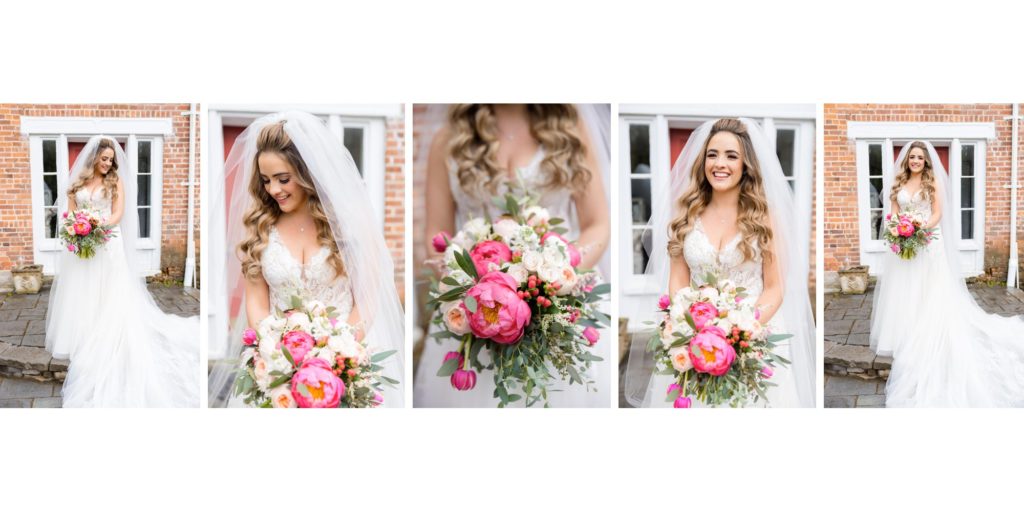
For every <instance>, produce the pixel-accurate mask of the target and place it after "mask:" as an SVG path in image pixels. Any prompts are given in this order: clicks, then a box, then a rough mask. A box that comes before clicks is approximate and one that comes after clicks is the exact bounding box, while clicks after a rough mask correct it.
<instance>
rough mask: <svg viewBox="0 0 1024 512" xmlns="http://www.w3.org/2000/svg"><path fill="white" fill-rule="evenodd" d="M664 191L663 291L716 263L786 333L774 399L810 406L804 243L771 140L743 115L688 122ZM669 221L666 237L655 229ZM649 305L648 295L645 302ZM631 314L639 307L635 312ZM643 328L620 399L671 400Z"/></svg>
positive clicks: (653, 271)
mask: <svg viewBox="0 0 1024 512" xmlns="http://www.w3.org/2000/svg"><path fill="white" fill-rule="evenodd" d="M671 180H672V185H671V187H670V188H669V194H670V196H669V198H668V199H667V200H665V201H662V206H661V207H660V208H658V210H657V211H656V212H655V214H654V215H653V216H652V217H651V223H650V225H649V227H650V228H652V229H653V231H654V234H655V241H656V243H657V244H658V245H657V247H659V248H658V249H656V250H652V251H650V254H651V255H652V256H651V262H650V263H649V264H648V269H647V273H648V274H649V275H652V276H654V279H655V281H656V282H667V284H668V291H669V295H674V294H675V292H676V291H677V290H679V289H681V288H684V287H686V286H691V285H692V286H701V285H703V284H706V283H705V282H704V280H705V276H707V275H708V274H709V273H713V274H715V275H716V276H719V277H723V276H724V277H725V278H727V279H730V280H732V281H733V282H735V283H736V285H737V286H740V287H744V288H746V290H747V294H748V298H747V300H749V301H753V303H754V304H755V307H756V308H757V309H758V310H759V311H760V314H761V316H760V321H761V323H763V324H766V325H767V326H768V327H769V328H770V329H771V330H772V331H773V332H775V333H786V334H792V335H793V337H792V338H790V339H788V340H786V341H782V342H780V343H779V344H778V346H777V348H776V353H777V354H778V355H781V356H782V357H784V358H786V359H788V360H790V361H791V364H790V365H789V366H788V367H784V368H776V371H775V374H774V376H772V378H771V380H770V382H772V383H774V384H775V385H774V386H772V387H769V388H768V392H767V398H768V403H767V404H764V402H758V404H757V405H767V406H770V407H813V406H814V400H815V396H816V392H815V387H814V376H815V374H816V363H815V358H814V321H813V319H812V317H811V312H810V302H809V300H808V295H807V273H808V270H807V252H808V251H807V248H806V247H799V246H798V243H797V240H799V237H798V236H797V234H796V232H795V231H796V229H795V226H796V225H797V224H796V223H794V222H792V221H793V219H794V218H795V217H794V208H793V197H792V193H791V191H790V189H789V185H788V184H787V183H786V181H785V179H784V175H783V173H782V168H781V166H780V164H779V161H778V158H777V157H776V155H775V151H774V147H773V146H772V145H771V144H769V143H768V140H767V138H766V137H765V136H764V134H762V133H761V128H760V127H758V126H757V124H756V123H755V122H754V121H752V120H749V119H731V118H725V119H718V120H715V121H709V122H707V123H704V124H703V125H701V126H700V128H698V129H697V130H695V131H694V132H693V134H692V135H691V136H690V138H689V140H688V141H687V143H686V146H685V147H684V148H683V151H682V153H681V154H680V155H679V158H678V159H677V160H676V163H675V166H674V167H673V169H672V178H671ZM666 228H667V240H665V239H662V238H661V236H662V235H660V234H658V231H660V230H665V229H666ZM650 309H651V310H653V309H654V305H653V304H651V305H650ZM633 316H637V315H633ZM649 337H650V336H649V333H644V334H642V335H637V336H636V339H635V340H634V342H633V346H632V349H631V351H630V359H629V363H628V366H627V371H626V388H625V391H626V399H627V400H628V401H629V402H630V403H631V404H632V405H634V406H638V407H670V406H671V405H672V404H671V402H666V401H665V396H666V394H667V390H668V387H669V385H670V384H672V382H673V380H672V377H671V376H669V375H657V374H655V375H653V376H651V370H650V364H651V363H649V361H650V359H651V357H652V356H651V354H650V353H648V352H646V346H647V338H649Z"/></svg>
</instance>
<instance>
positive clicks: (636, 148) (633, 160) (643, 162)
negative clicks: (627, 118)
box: [629, 124, 651, 174]
mask: <svg viewBox="0 0 1024 512" xmlns="http://www.w3.org/2000/svg"><path fill="white" fill-rule="evenodd" d="M629 168H630V172H632V173H633V174H648V173H650V172H651V130H650V128H649V127H648V126H647V125H643V124H631V125H629Z"/></svg>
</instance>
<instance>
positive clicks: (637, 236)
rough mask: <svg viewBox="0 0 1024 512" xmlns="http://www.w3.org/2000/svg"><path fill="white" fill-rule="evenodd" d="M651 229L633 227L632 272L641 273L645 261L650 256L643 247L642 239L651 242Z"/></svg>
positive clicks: (645, 265)
mask: <svg viewBox="0 0 1024 512" xmlns="http://www.w3.org/2000/svg"><path fill="white" fill-rule="evenodd" d="M651 236H652V234H651V231H650V230H648V229H633V273H634V274H643V273H644V270H645V269H646V268H647V262H648V261H650V259H651V257H650V255H649V254H647V249H646V248H644V243H643V242H644V240H646V241H647V243H648V244H650V243H651Z"/></svg>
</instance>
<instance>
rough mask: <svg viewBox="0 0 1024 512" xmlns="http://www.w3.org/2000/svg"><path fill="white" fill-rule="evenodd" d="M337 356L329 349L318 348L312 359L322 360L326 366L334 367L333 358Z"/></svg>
mask: <svg viewBox="0 0 1024 512" xmlns="http://www.w3.org/2000/svg"><path fill="white" fill-rule="evenodd" d="M337 355H338V354H336V353H335V352H334V351H333V350H331V349H330V348H329V347H320V348H319V349H317V352H316V356H314V357H316V358H317V359H323V360H324V361H326V362H327V364H329V365H331V366H334V358H335V357H336V356H337Z"/></svg>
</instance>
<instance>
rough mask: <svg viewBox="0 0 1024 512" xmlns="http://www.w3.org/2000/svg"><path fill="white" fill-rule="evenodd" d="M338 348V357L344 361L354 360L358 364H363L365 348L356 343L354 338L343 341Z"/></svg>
mask: <svg viewBox="0 0 1024 512" xmlns="http://www.w3.org/2000/svg"><path fill="white" fill-rule="evenodd" d="M340 348H341V349H340V350H338V355H339V356H341V357H344V358H345V359H353V358H354V359H355V360H356V361H357V362H358V363H363V362H364V360H365V359H366V347H364V346H363V344H362V343H359V342H358V341H356V340H355V338H352V340H351V341H348V340H344V341H343V342H342V344H341V347H340Z"/></svg>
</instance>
